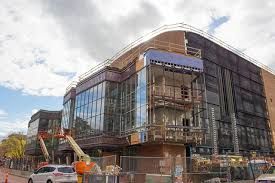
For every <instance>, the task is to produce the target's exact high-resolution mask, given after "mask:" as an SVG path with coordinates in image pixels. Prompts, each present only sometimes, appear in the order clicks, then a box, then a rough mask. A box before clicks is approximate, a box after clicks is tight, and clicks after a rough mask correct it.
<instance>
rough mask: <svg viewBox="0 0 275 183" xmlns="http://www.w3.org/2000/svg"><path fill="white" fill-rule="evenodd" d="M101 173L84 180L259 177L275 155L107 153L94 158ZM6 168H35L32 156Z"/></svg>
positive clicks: (149, 182)
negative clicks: (138, 154)
mask: <svg viewBox="0 0 275 183" xmlns="http://www.w3.org/2000/svg"><path fill="white" fill-rule="evenodd" d="M92 161H93V162H96V164H97V166H98V169H99V170H100V171H98V172H100V173H93V172H86V173H85V174H84V175H83V183H91V182H98V183H101V182H102V183H117V182H119V183H143V182H145V183H154V182H160V183H170V182H171V183H188V182H189V183H191V182H192V183H197V182H198V183H199V182H204V183H212V182H237V181H244V180H255V179H256V178H257V177H258V176H259V175H261V174H262V173H264V172H265V171H266V170H267V169H268V168H269V167H270V166H271V165H274V163H275V158H274V157H249V158H248V157H243V156H233V155H219V156H202V155H197V156H196V155H194V156H192V157H191V158H190V157H189V158H183V157H141V156H120V158H119V159H117V156H104V157H93V158H92ZM4 167H5V168H9V169H15V170H22V171H33V170H34V169H35V168H36V167H37V165H36V164H34V162H33V159H32V158H22V159H6V160H5V161H4Z"/></svg>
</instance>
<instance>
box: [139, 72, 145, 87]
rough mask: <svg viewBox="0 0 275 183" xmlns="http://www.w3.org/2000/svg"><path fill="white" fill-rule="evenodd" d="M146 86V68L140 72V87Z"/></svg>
mask: <svg viewBox="0 0 275 183" xmlns="http://www.w3.org/2000/svg"><path fill="white" fill-rule="evenodd" d="M145 86H146V68H143V69H142V70H141V72H140V87H141V88H143V87H145Z"/></svg>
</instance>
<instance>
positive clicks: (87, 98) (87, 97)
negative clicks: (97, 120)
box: [84, 90, 89, 104]
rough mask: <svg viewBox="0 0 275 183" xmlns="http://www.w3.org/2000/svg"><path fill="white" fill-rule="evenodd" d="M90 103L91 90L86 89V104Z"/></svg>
mask: <svg viewBox="0 0 275 183" xmlns="http://www.w3.org/2000/svg"><path fill="white" fill-rule="evenodd" d="M88 103H89V90H86V91H85V101H84V104H88Z"/></svg>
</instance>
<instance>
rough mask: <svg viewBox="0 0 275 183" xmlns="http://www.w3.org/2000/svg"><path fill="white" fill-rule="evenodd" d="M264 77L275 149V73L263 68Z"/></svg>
mask: <svg viewBox="0 0 275 183" xmlns="http://www.w3.org/2000/svg"><path fill="white" fill-rule="evenodd" d="M262 77H263V82H264V89H265V95H266V101H267V109H268V114H269V119H270V128H271V132H272V147H273V149H274V150H275V92H274V91H275V75H273V74H271V73H270V72H268V71H265V70H263V69H262Z"/></svg>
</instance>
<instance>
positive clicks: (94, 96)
mask: <svg viewBox="0 0 275 183" xmlns="http://www.w3.org/2000/svg"><path fill="white" fill-rule="evenodd" d="M95 100H97V86H94V95H93V101H95Z"/></svg>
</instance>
